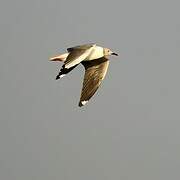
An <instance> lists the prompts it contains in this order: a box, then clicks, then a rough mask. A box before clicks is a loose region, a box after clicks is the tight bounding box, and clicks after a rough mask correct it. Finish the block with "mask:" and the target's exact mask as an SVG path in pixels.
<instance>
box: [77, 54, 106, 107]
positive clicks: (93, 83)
mask: <svg viewBox="0 0 180 180" xmlns="http://www.w3.org/2000/svg"><path fill="white" fill-rule="evenodd" d="M82 64H83V65H84V67H85V75H84V81H83V87H82V91H81V97H80V101H79V106H83V105H84V104H83V103H82V102H83V101H88V100H89V99H90V98H91V97H92V96H93V95H94V94H95V92H96V91H97V89H98V88H99V86H100V84H101V82H102V80H103V79H104V77H105V75H106V72H107V69H108V66H109V60H108V59H107V58H105V57H103V58H99V59H96V60H92V61H83V62H82Z"/></svg>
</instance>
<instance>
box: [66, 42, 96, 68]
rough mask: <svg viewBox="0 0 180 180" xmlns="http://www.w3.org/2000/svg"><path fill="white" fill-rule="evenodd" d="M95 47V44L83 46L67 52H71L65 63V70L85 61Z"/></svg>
mask: <svg viewBox="0 0 180 180" xmlns="http://www.w3.org/2000/svg"><path fill="white" fill-rule="evenodd" d="M94 47H95V44H91V45H82V46H76V47H72V48H68V49H67V50H68V52H69V55H68V57H67V59H66V61H65V62H64V64H65V68H66V69H69V68H71V67H73V66H75V65H77V64H79V63H80V62H81V61H83V60H84V59H86V58H87V57H88V56H89V54H90V53H91V51H92V49H93V48H94Z"/></svg>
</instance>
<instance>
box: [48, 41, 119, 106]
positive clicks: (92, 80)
mask: <svg viewBox="0 0 180 180" xmlns="http://www.w3.org/2000/svg"><path fill="white" fill-rule="evenodd" d="M110 55H115V56H118V54H116V53H114V52H113V51H111V50H110V49H109V48H103V47H100V46H98V45H96V44H85V45H80V46H75V47H71V48H68V49H67V53H64V54H61V55H57V56H55V57H52V58H50V61H62V62H64V64H63V66H62V68H61V69H60V71H59V73H58V75H57V76H56V80H58V79H60V78H62V77H64V76H65V75H66V74H67V73H69V72H70V71H72V70H73V69H74V68H75V67H76V66H77V65H79V64H82V65H83V66H84V68H85V75H84V81H83V87H82V91H81V97H80V101H79V106H80V107H81V106H84V105H85V104H86V103H87V102H88V101H89V100H90V98H91V97H92V96H93V95H94V94H95V92H96V91H97V89H98V88H99V86H100V84H101V82H102V80H103V79H104V78H105V75H106V72H107V69H108V66H109V56H110Z"/></svg>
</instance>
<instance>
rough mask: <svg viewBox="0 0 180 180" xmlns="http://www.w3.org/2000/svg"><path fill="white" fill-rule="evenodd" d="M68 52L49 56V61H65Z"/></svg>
mask: <svg viewBox="0 0 180 180" xmlns="http://www.w3.org/2000/svg"><path fill="white" fill-rule="evenodd" d="M68 55H69V53H65V54H61V55H58V56H54V57H52V58H50V59H49V60H50V61H65V60H66V58H67V56H68Z"/></svg>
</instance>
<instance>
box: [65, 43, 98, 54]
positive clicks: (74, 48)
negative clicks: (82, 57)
mask: <svg viewBox="0 0 180 180" xmlns="http://www.w3.org/2000/svg"><path fill="white" fill-rule="evenodd" d="M95 45H96V44H93V43H91V44H84V45H80V46H74V47H70V48H68V49H67V51H68V52H71V51H73V50H80V49H81V50H86V49H89V48H91V47H93V46H95Z"/></svg>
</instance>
